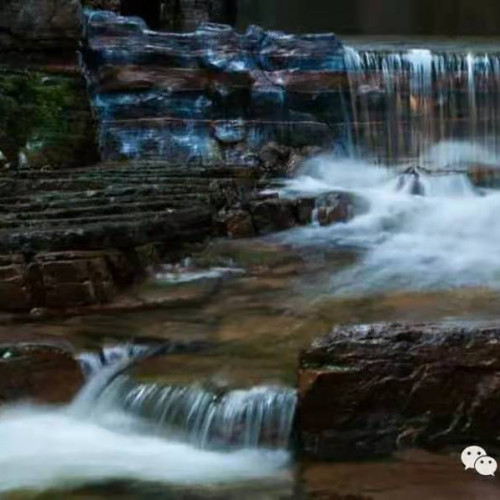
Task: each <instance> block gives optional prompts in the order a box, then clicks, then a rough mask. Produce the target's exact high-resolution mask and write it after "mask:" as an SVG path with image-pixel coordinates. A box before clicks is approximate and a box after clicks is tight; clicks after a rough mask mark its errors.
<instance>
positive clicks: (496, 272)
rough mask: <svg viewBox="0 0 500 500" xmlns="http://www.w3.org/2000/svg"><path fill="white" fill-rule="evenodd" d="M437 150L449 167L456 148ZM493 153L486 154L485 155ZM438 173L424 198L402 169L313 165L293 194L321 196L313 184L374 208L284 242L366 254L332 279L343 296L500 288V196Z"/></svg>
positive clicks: (428, 176) (425, 183) (425, 176)
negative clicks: (348, 194)
mask: <svg viewBox="0 0 500 500" xmlns="http://www.w3.org/2000/svg"><path fill="white" fill-rule="evenodd" d="M461 146H462V147H465V146H464V145H463V144H462V145H461ZM475 149H476V148H475V147H470V148H468V150H469V151H473V150H475ZM436 150H438V151H441V160H442V161H443V162H444V163H446V164H448V163H450V162H449V161H447V160H446V158H445V157H444V154H443V152H444V151H446V150H450V151H452V150H453V148H452V147H450V145H449V144H447V145H446V147H442V146H441V147H437V149H435V151H436ZM489 154H490V153H489V152H487V151H483V157H485V156H487V155H489ZM499 163H500V162H497V164H499ZM427 167H428V165H426V168H427ZM436 169H437V170H436V172H435V174H434V173H433V172H432V171H428V172H427V173H426V172H425V171H423V172H422V173H420V174H419V177H418V182H420V183H421V185H422V187H423V191H424V196H414V195H412V194H411V193H410V192H409V189H404V182H406V181H405V180H403V189H401V185H400V184H401V178H399V179H398V176H397V170H394V169H389V168H383V167H380V166H375V165H370V164H367V163H363V162H354V161H352V160H349V161H342V160H334V159H327V158H325V157H321V158H317V159H315V160H312V161H310V162H309V163H308V164H306V166H305V169H304V171H303V172H302V176H300V177H298V178H296V179H294V180H292V181H291V182H290V184H289V186H288V187H287V191H289V192H293V193H297V192H298V191H300V190H301V186H303V187H304V190H305V191H307V192H311V191H314V190H313V189H312V187H315V189H316V191H317V192H324V191H325V190H330V191H336V190H340V191H350V192H352V193H355V194H356V195H357V196H358V197H361V198H363V199H364V200H366V202H367V203H366V204H367V205H368V206H369V208H368V210H367V211H366V212H365V213H363V214H361V215H358V216H356V217H355V218H354V219H353V220H351V221H350V222H348V223H346V224H337V225H333V226H330V227H326V228H321V227H308V228H306V229H301V230H295V231H292V232H290V233H288V234H286V235H284V236H283V238H286V239H287V240H288V241H289V242H291V243H294V244H298V245H329V246H332V247H339V246H341V247H349V248H352V249H357V250H358V251H359V252H360V259H359V261H358V263H357V264H355V265H353V266H352V267H350V268H348V269H347V270H344V271H341V272H339V273H338V274H336V275H335V276H334V277H333V278H332V290H333V292H334V293H338V294H358V293H360V292H364V293H372V292H377V291H388V290H394V291H396V290H425V289H435V290H444V289H450V288H454V287H483V286H487V287H494V288H500V218H499V215H498V214H500V193H499V192H495V191H486V192H483V193H479V192H477V191H476V190H475V189H474V187H473V186H472V185H471V183H470V181H469V180H468V177H467V176H466V174H463V173H453V172H452V173H446V172H445V175H442V172H439V171H438V169H439V165H438V166H437V167H436ZM399 172H401V171H399ZM412 177H413V176H410V179H409V180H408V182H410V181H413V180H414V179H413V178H412ZM398 185H399V187H400V189H399V190H398Z"/></svg>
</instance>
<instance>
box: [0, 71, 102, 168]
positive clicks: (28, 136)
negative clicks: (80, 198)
mask: <svg viewBox="0 0 500 500" xmlns="http://www.w3.org/2000/svg"><path fill="white" fill-rule="evenodd" d="M95 130H96V128H95V123H94V119H93V117H92V112H91V109H90V104H89V99H88V95H87V91H86V88H85V85H84V82H83V80H82V79H81V78H80V77H79V76H66V75H49V74H45V73H41V72H30V71H23V72H12V71H7V70H3V71H2V70H0V151H2V152H3V153H4V154H5V155H6V156H7V158H8V160H9V161H10V162H11V164H12V165H16V162H17V158H18V156H19V153H20V152H23V153H24V154H25V155H26V157H27V158H28V163H29V164H30V165H31V166H33V167H43V166H46V165H50V166H51V167H60V166H69V165H76V164H79V165H81V164H85V163H90V162H93V161H95V160H96V159H97V146H96V132H95Z"/></svg>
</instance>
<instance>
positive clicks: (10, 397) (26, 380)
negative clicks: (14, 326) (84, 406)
mask: <svg viewBox="0 0 500 500" xmlns="http://www.w3.org/2000/svg"><path fill="white" fill-rule="evenodd" d="M82 385H83V374H82V371H81V369H80V365H79V364H78V362H77V361H76V360H75V359H74V357H73V355H72V353H71V351H69V350H67V349H65V348H63V347H60V346H57V345H50V344H30V343H23V344H20V343H10V344H0V405H2V404H6V403H15V402H18V401H26V400H30V401H37V402H40V403H67V402H69V401H71V399H73V397H74V396H75V395H76V393H77V392H78V391H79V389H80V388H81V386H82Z"/></svg>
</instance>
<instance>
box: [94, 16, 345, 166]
mask: <svg viewBox="0 0 500 500" xmlns="http://www.w3.org/2000/svg"><path fill="white" fill-rule="evenodd" d="M87 28H88V29H87V33H88V36H87V42H86V50H85V61H86V64H87V67H88V70H89V75H90V79H91V88H92V92H93V100H94V104H95V107H96V110H97V112H98V115H99V118H100V121H101V124H102V131H101V132H102V134H101V144H102V148H103V155H104V157H105V158H106V159H117V158H138V157H139V158H150V159H151V158H158V157H162V158H165V157H168V159H169V162H170V163H171V164H176V163H189V164H203V165H214V164H219V165H220V164H226V165H228V164H239V165H260V164H261V161H260V159H259V158H260V156H262V158H263V161H262V164H263V165H264V166H265V168H266V169H267V170H270V171H280V172H283V171H286V170H289V171H290V170H293V168H294V165H295V163H296V161H295V159H294V154H293V152H291V151H290V150H289V149H286V148H294V151H295V150H297V151H302V150H303V148H311V147H320V148H324V147H329V146H331V144H332V143H334V142H335V140H337V139H338V138H339V137H340V136H342V133H343V130H344V128H345V124H344V122H345V120H344V118H345V117H343V116H342V109H343V108H342V100H343V98H344V94H343V93H344V91H343V90H342V89H341V87H340V86H339V82H341V81H342V79H345V74H344V60H343V47H342V44H341V43H340V42H339V40H338V39H337V38H336V37H335V36H334V35H331V34H326V35H297V36H290V35H285V34H282V33H278V32H266V31H264V30H261V29H260V28H257V27H252V28H250V29H249V30H248V31H247V33H245V34H243V35H241V34H238V33H237V32H236V31H234V30H233V29H232V28H230V27H229V26H225V25H216V24H201V25H200V26H199V27H198V28H197V30H196V31H195V32H192V33H187V34H182V35H180V34H175V33H161V32H152V31H148V30H147V29H146V25H145V24H144V23H142V22H141V21H140V20H138V19H135V18H134V19H133V18H126V17H120V16H116V15H114V14H112V13H93V14H90V15H89V16H88V19H87ZM283 148H285V149H283ZM277 163H279V165H277ZM287 165H288V167H287Z"/></svg>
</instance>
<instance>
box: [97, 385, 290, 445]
mask: <svg viewBox="0 0 500 500" xmlns="http://www.w3.org/2000/svg"><path fill="white" fill-rule="evenodd" d="M97 403H98V404H100V405H103V406H104V407H106V406H108V405H111V406H112V407H117V406H118V407H121V408H123V409H124V410H125V411H127V412H130V413H132V414H134V415H137V416H139V417H141V418H145V419H147V420H148V421H149V422H151V423H152V424H153V425H154V426H155V428H156V429H157V431H158V432H161V433H164V434H167V435H174V436H177V438H179V439H182V440H185V441H188V442H189V443H191V444H193V445H195V446H197V447H199V448H211V449H213V448H216V449H226V448H258V447H259V446H263V447H266V448H275V449H285V448H287V447H288V445H289V440H290V435H291V431H292V425H293V419H294V415H295V405H296V394H295V391H294V390H293V389H289V388H285V387H272V386H260V387H253V388H250V389H245V390H244V389H238V390H230V391H227V392H222V393H218V392H216V391H214V390H208V389H204V388H202V387H199V386H187V387H182V386H163V385H160V384H147V383H145V384H140V383H137V382H134V381H133V380H132V379H130V378H129V377H126V376H122V377H119V378H118V379H116V380H115V381H114V382H113V383H112V384H111V385H110V386H109V387H108V388H107V389H106V391H104V392H103V394H102V396H101V397H100V398H99V401H98V402H97Z"/></svg>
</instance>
